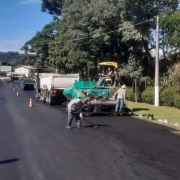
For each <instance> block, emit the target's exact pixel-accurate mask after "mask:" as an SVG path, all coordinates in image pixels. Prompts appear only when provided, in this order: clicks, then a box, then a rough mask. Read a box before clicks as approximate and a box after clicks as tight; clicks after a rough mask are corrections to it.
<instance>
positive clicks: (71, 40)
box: [0, 18, 153, 47]
mask: <svg viewBox="0 0 180 180" xmlns="http://www.w3.org/2000/svg"><path fill="white" fill-rule="evenodd" d="M152 19H153V18H150V19H148V20H145V21H142V22H139V23H137V24H132V25H129V27H125V28H122V29H118V30H114V31H109V32H106V33H100V34H97V35H96V36H94V35H92V36H87V37H82V38H76V39H70V40H65V41H57V42H48V43H39V44H30V45H34V46H40V45H46V44H47V45H52V44H62V43H67V42H74V41H80V40H85V39H91V38H92V39H94V38H99V37H101V36H103V35H106V34H112V33H115V32H120V31H123V30H126V29H129V28H131V27H134V26H138V25H141V24H144V23H146V22H149V21H152ZM23 45H24V44H23ZM23 45H22V44H21V45H20V44H0V46H6V47H7V46H23Z"/></svg>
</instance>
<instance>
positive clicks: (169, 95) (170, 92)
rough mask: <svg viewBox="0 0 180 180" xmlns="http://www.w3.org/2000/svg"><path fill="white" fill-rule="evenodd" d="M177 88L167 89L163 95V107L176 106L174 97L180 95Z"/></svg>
mask: <svg viewBox="0 0 180 180" xmlns="http://www.w3.org/2000/svg"><path fill="white" fill-rule="evenodd" d="M178 91H179V90H178V89H177V88H176V87H166V88H164V89H163V91H162V93H161V96H160V97H161V105H162V106H170V107H172V106H174V95H175V94H177V93H178Z"/></svg>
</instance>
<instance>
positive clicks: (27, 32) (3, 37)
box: [0, 0, 52, 53]
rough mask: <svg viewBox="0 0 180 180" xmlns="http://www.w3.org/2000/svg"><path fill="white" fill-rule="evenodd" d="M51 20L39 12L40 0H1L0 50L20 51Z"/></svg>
mask: <svg viewBox="0 0 180 180" xmlns="http://www.w3.org/2000/svg"><path fill="white" fill-rule="evenodd" d="M51 21H52V16H51V15H50V14H48V13H46V12H41V0H3V1H2V2H1V6H0V52H7V51H19V52H20V53H23V52H22V51H20V49H21V47H22V46H23V45H24V44H25V43H26V42H27V41H29V40H30V39H31V38H32V37H33V36H35V34H36V32H37V31H41V30H42V28H43V27H44V26H45V25H46V24H48V23H50V22H51Z"/></svg>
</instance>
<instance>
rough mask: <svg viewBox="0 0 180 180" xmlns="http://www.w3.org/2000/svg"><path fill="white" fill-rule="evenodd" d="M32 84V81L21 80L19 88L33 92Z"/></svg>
mask: <svg viewBox="0 0 180 180" xmlns="http://www.w3.org/2000/svg"><path fill="white" fill-rule="evenodd" d="M34 83H35V82H34V81H33V79H22V80H21V88H22V89H23V90H34Z"/></svg>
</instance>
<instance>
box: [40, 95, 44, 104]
mask: <svg viewBox="0 0 180 180" xmlns="http://www.w3.org/2000/svg"><path fill="white" fill-rule="evenodd" d="M40 101H42V102H45V98H44V95H43V94H40Z"/></svg>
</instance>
